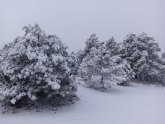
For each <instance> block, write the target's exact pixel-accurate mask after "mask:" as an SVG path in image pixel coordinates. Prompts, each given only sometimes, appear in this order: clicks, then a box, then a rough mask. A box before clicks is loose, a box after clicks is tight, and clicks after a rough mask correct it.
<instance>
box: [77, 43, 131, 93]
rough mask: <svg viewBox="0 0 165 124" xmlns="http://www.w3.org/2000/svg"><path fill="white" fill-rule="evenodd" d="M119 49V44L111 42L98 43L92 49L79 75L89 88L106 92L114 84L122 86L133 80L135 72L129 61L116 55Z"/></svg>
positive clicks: (84, 60) (81, 65) (82, 64)
mask: <svg viewBox="0 0 165 124" xmlns="http://www.w3.org/2000/svg"><path fill="white" fill-rule="evenodd" d="M111 45H113V46H111ZM96 46H97V47H96ZM112 47H113V49H112V51H111V49H110V48H112ZM115 47H116V48H115ZM117 47H118V45H117V43H115V41H113V42H112V41H111V40H109V41H107V42H106V43H104V42H98V41H97V44H95V45H94V46H93V47H92V46H91V47H90V51H89V52H88V54H87V55H86V56H85V57H84V58H83V60H82V63H81V64H80V68H79V75H80V76H81V77H82V78H83V79H85V80H86V84H87V86H88V87H91V88H94V89H99V90H106V89H109V88H111V85H112V84H120V83H123V82H126V81H128V80H129V79H130V78H132V76H133V71H132V69H131V68H130V65H129V64H128V63H127V61H126V60H124V59H121V57H120V56H119V55H114V52H116V51H114V50H115V49H117ZM85 48H87V46H86V47H85ZM85 50H86V49H85Z"/></svg>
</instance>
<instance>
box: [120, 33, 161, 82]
mask: <svg viewBox="0 0 165 124" xmlns="http://www.w3.org/2000/svg"><path fill="white" fill-rule="evenodd" d="M120 52H121V55H122V57H123V58H124V59H126V60H127V61H128V62H129V63H130V65H131V67H132V69H133V70H134V72H135V74H136V76H135V77H136V79H138V80H143V81H149V82H159V79H160V77H159V74H160V70H161V67H162V64H161V63H160V62H159V58H160V57H159V55H158V52H160V47H159V45H158V43H155V41H154V38H152V37H149V36H148V35H147V34H145V33H142V34H140V35H136V34H130V35H128V36H127V37H126V39H125V40H124V41H123V43H122V47H121V51H120Z"/></svg>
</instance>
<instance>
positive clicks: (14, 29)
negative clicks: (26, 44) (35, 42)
mask: <svg viewBox="0 0 165 124" xmlns="http://www.w3.org/2000/svg"><path fill="white" fill-rule="evenodd" d="M164 22H165V0H0V44H1V46H2V45H3V43H4V42H11V41H13V39H14V38H15V37H17V36H18V35H21V34H22V33H23V31H22V27H23V26H24V25H28V24H34V23H38V24H39V25H40V26H41V28H43V30H45V31H46V33H47V34H56V35H57V36H59V37H60V38H61V40H62V41H63V42H64V43H66V44H67V46H69V49H70V50H73V51H78V50H79V49H82V48H83V47H84V42H85V41H86V39H87V38H88V37H89V35H90V34H92V33H96V34H97V35H98V36H99V38H100V40H107V39H109V38H110V37H111V36H114V37H115V39H116V40H117V41H118V42H119V41H122V40H123V39H124V37H125V36H126V35H127V34H129V33H131V32H133V33H141V32H146V33H148V34H149V35H150V36H153V37H155V39H156V42H158V43H160V46H161V48H162V51H165V23H164Z"/></svg>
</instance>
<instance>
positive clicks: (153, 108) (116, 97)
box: [0, 83, 165, 124]
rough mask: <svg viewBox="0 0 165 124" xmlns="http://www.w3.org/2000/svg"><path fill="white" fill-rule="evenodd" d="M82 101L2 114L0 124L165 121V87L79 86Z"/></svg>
mask: <svg viewBox="0 0 165 124" xmlns="http://www.w3.org/2000/svg"><path fill="white" fill-rule="evenodd" d="M78 95H79V97H80V99H81V100H80V101H78V102H77V103H76V104H74V105H72V106H65V107H63V108H60V110H58V111H57V113H54V112H50V111H49V112H47V111H44V112H32V111H31V112H18V113H15V114H0V124H10V123H12V124H165V88H162V87H157V86H153V85H151V86H148V85H141V84H134V83H133V84H132V85H131V86H129V87H120V86H116V87H113V89H112V90H111V91H110V92H99V91H95V90H92V89H88V88H83V87H79V92H78Z"/></svg>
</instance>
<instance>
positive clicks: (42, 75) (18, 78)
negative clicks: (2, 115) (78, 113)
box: [0, 24, 76, 107]
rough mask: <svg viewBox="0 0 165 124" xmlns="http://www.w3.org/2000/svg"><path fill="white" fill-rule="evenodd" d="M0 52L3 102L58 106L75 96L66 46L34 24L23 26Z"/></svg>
mask: <svg viewBox="0 0 165 124" xmlns="http://www.w3.org/2000/svg"><path fill="white" fill-rule="evenodd" d="M23 29H24V30H25V35H24V36H23V37H17V38H16V39H15V40H14V42H12V43H9V44H7V45H6V46H5V47H4V48H3V49H2V50H1V52H0V83H1V89H0V94H1V95H3V99H2V102H3V103H4V104H5V105H13V106H16V107H18V106H19V107H22V106H25V105H29V104H37V105H40V104H41V105H42V104H43V105H45V104H46V105H47V104H49V105H59V104H65V103H66V102H67V101H69V100H73V98H74V97H75V91H76V87H75V84H74V83H73V81H72V80H71V79H70V68H69V65H68V64H69V63H68V62H69V60H68V59H69V56H68V53H67V47H66V46H65V45H64V44H62V42H61V41H60V40H59V38H58V37H57V36H55V35H46V34H45V32H44V31H43V30H42V29H41V28H40V27H39V26H38V25H37V24H36V25H34V26H31V25H29V26H25V27H24V28H23Z"/></svg>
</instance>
